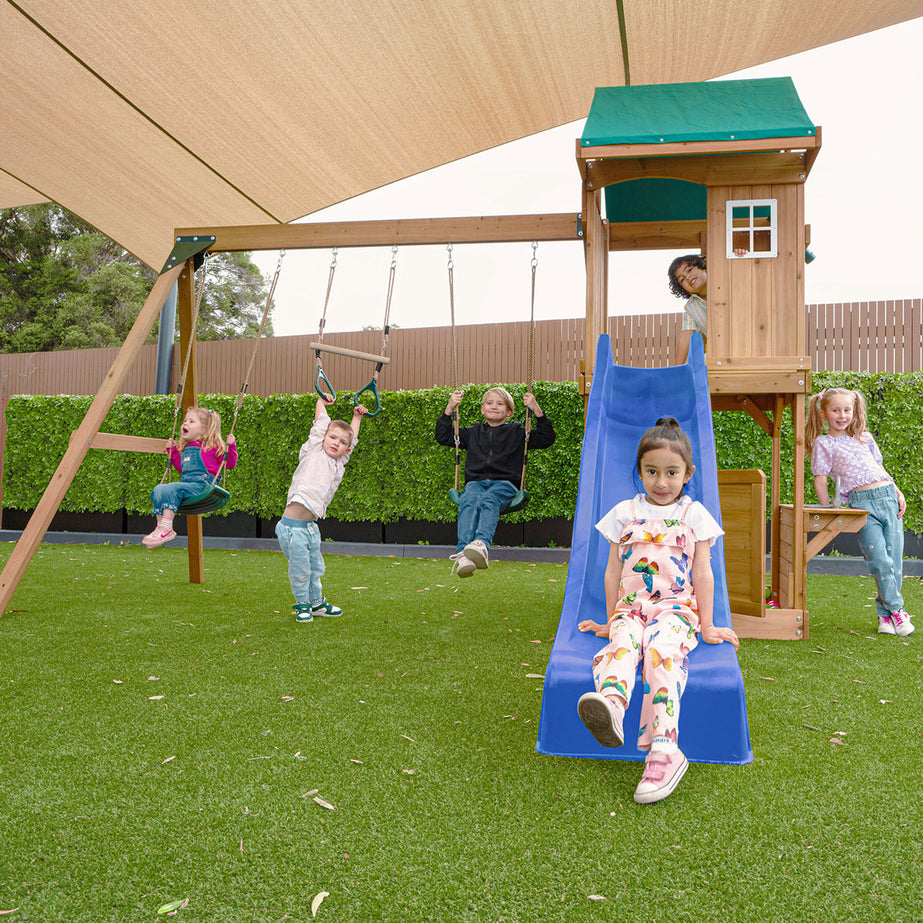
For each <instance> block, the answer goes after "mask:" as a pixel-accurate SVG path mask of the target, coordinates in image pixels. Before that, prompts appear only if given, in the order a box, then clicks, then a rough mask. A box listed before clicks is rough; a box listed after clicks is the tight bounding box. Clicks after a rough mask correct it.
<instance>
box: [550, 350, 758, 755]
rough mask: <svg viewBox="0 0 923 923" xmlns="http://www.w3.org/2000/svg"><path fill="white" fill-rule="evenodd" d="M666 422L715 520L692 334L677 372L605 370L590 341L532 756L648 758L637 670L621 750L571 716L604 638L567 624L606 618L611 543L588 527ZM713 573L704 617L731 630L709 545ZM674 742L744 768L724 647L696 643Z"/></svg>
mask: <svg viewBox="0 0 923 923" xmlns="http://www.w3.org/2000/svg"><path fill="white" fill-rule="evenodd" d="M666 416H671V417H676V419H677V420H678V421H679V423H680V426H682V428H683V429H684V430H685V431H686V433H687V434H688V435H689V438H690V439H691V440H692V451H693V458H694V460H695V465H696V470H695V474H694V475H693V477H692V480H691V481H690V484H689V492H690V493H691V496H692V497H693V499H696V500H699V501H701V502H702V503H703V504H704V505H705V507H706V508H707V509H708V511H709V512H710V513H711V514H712V515H713V516H714V517H715V518H716V519H717V520H718V521H719V522H720V521H721V510H720V507H719V504H718V465H717V461H716V458H715V434H714V430H713V428H712V418H711V401H710V399H709V393H708V378H707V375H706V371H705V354H704V350H703V346H702V337H701V336H700V335H699V334H694V335H693V337H692V345H691V347H690V350H689V359H688V361H687V362H686V364H685V365H678V366H670V367H668V368H662V369H634V368H625V367H622V366H617V365H615V364H614V363H613V362H612V347H611V346H610V343H609V337H608V336H602V337H600V338H599V345H598V348H597V352H596V366H595V369H594V372H593V385H592V390H591V391H590V401H589V406H588V408H587V421H586V432H585V434H584V437H583V453H582V456H581V462H580V483H579V486H578V489H577V510H576V515H575V517H574V535H573V540H572V541H571V556H570V567H569V569H568V574H567V586H566V588H565V591H564V606H563V609H562V612H561V621H560V623H559V625H558V631H557V635H556V636H555V641H554V647H553V648H552V651H551V659H550V661H549V663H548V668H547V670H546V671H545V689H544V696H543V698H542V716H541V720H540V723H539V731H538V743H537V744H536V749H537V750H538V751H539V753H546V754H551V755H555V756H578V757H589V758H593V759H616V760H643V759H644V757H645V755H646V754H645V753H643V752H641V751H639V750H638V748H637V747H636V745H635V741H636V739H637V728H638V724H639V719H640V713H641V692H640V683H641V680H640V667H639V671H638V677H639V678H638V680H637V684H636V687H635V691H634V693H633V695H632V700H631V704H630V705H629V708H628V712H627V714H626V716H625V725H624V727H625V743H624V745H623V746H621V747H619V748H618V749H611V748H607V747H603V746H601V745H600V744H598V743H596V741H595V740H594V739H593V737H592V736H591V735H590V732H589V731H588V730H587V729H586V728H585V727H584V726H583V723H582V722H581V720H580V718H579V717H578V716H577V700H578V699H579V698H580V696H581V695H582V694H583V693H584V692H589V691H591V690H592V689H593V688H594V687H593V676H592V662H593V655H594V654H595V653H596V652H597V651H598V650H600V649H601V648H602V647H603V646H604V645H605V639H603V638H598V637H596V636H595V635H594V634H592V633H583V632H580V631H578V630H577V623H578V622H579V621H581V620H582V619H586V618H590V619H593V620H594V621H596V622H605V620H606V618H605V608H606V606H605V596H604V592H603V574H604V573H605V570H606V562H607V560H608V556H609V543H608V541H606V539H605V538H604V537H603V536H602V535H601V534H600V533H599V532H598V531H597V529H596V528H595V524H596V523H597V522H599V520H600V519H602V517H603V516H604V515H605V514H606V513H607V512H608V511H609V510H610V509H611V508H612V507H613V506H615V504H616V503H617V502H618V501H620V500H624V499H626V498H628V497H632V496H634V495H635V494H636V493H638V492H639V491H640V490H641V482H640V479H639V478H638V477H637V476H636V475H635V462H636V456H637V448H638V442H639V441H640V439H641V436H642V434H643V433H644V431H645V430H647V429H648V428H649V427H651V426H653V425H654V423H655V422H656V421H657V418H658V417H666ZM712 570H713V571H714V574H715V600H714V621H715V624H716V625H724V626H730V625H731V613H730V608H729V606H728V593H727V581H726V579H725V571H724V541H723V539H718V541H717V542H716V543H715V545H714V547H713V548H712ZM679 745H680V748H681V749H682V751H683V753H685V754H686V757H687V758H688V759H689V760H690V761H692V762H698V763H730V764H737V765H742V764H744V763H749V762H751V761H752V759H753V751H752V750H751V748H750V732H749V728H748V725H747V704H746V699H745V698H744V684H743V677H742V676H741V673H740V665H739V664H738V662H737V653H736V651H735V650H734V648H733V646H732V645H730V644H727V643H724V644H705V643H704V642H702V641H700V642H699V645H698V647H696V649H695V650H694V651H693V652H692V653H691V654H690V655H689V680H688V684H687V686H686V690H685V692H684V694H683V698H682V711H681V717H680V724H679Z"/></svg>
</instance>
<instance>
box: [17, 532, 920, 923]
mask: <svg viewBox="0 0 923 923" xmlns="http://www.w3.org/2000/svg"><path fill="white" fill-rule="evenodd" d="M6 547H7V550H6V551H4V552H3V554H2V555H0V557H2V558H5V555H6V554H7V553H8V548H9V547H10V546H6ZM285 567H286V565H285V560H284V558H283V557H282V556H281V554H279V553H274V552H244V551H240V552H227V551H209V552H207V553H206V582H205V583H204V584H202V585H199V586H193V585H190V584H188V583H187V582H186V556H185V552H184V551H182V550H179V549H172V548H165V549H160V550H158V551H154V552H148V551H146V550H145V549H143V548H140V547H137V546H135V547H120V548H116V547H99V546H52V545H46V546H42V549H41V551H40V553H39V554H37V555H36V557H35V560H34V561H33V563H32V565H31V566H30V568H29V570H28V571H27V573H26V576H25V578H24V580H23V582H22V584H21V586H20V588H19V590H18V591H17V593H16V595H15V596H14V598H13V602H12V607H11V610H10V611H8V612H7V613H6V615H4V616H3V618H2V619H0V690H2V704H0V825H2V827H0V832H2V835H0V910H8V909H11V908H14V907H19V908H20V910H19V911H18V912H17V913H14V914H10V915H9V916H5V917H3V919H9V920H22V921H24V920H28V921H32V923H48V921H68V923H70V921H76V920H93V921H118V923H121V921H138V920H141V921H143V920H156V919H166V917H165V916H158V914H157V909H158V908H159V907H161V905H163V904H164V903H166V902H167V901H171V900H178V899H185V898H188V899H189V904H188V906H187V907H185V908H184V909H182V910H180V911H179V913H178V914H177V916H176V918H177V919H179V920H186V921H221V923H236V921H246V923H249V921H264V920H265V921H275V920H286V919H288V920H298V921H303V920H310V919H311V902H312V898H314V897H315V895H317V894H318V893H319V892H321V891H327V892H329V896H328V897H327V898H326V899H325V900H324V902H323V903H322V904H321V905H320V907H319V909H318V910H317V919H318V920H331V921H366V920H369V921H371V920H389V921H392V920H393V921H398V920H400V921H429V920H433V921H440V923H454V921H532V920H543V921H545V920H549V921H555V920H568V921H581V920H600V921H610V920H624V921H631V920H638V921H641V920H644V921H667V920H696V921H711V920H721V921H724V920H735V921H751V920H753V921H757V920H759V921H763V920H766V921H770V920H771V921H838V920H850V921H853V920H857V921H861V920H887V921H904V920H918V919H920V917H921V912H923V898H921V894H923V870H921V869H920V867H919V865H918V864H917V860H918V858H919V856H920V853H921V841H923V834H921V829H920V821H919V817H920V807H919V805H920V800H919V797H920V796H919V788H920V777H921V762H923V760H921V754H920V750H921V729H920V717H919V716H920V710H921V709H920V707H921V696H920V659H921V658H920V653H919V652H920V644H921V640H918V638H917V637H916V636H911V637H909V638H906V639H901V638H895V637H879V636H878V635H877V634H875V633H874V629H875V619H874V614H873V613H874V609H873V608H869V607H868V604H869V602H870V601H869V599H868V597H870V596H872V595H874V584H873V583H872V582H871V580H870V579H869V578H842V577H811V578H809V604H810V608H811V612H812V621H811V634H810V639H809V640H808V641H806V642H765V641H756V640H745V641H744V642H743V644H742V647H741V655H740V657H741V664H742V667H743V671H744V678H745V682H746V686H747V700H748V708H749V718H750V731H751V737H752V739H753V748H754V752H755V761H754V762H753V763H752V764H751V765H749V766H744V767H727V766H712V765H692V766H690V768H689V771H688V773H687V774H686V777H685V779H684V780H683V782H682V783H681V784H680V786H679V788H677V790H676V792H675V793H674V794H673V795H671V796H670V797H669V798H668V799H667V800H666V801H664V802H662V803H660V804H657V805H652V806H638V805H635V804H634V802H633V801H632V797H631V796H632V793H633V791H634V787H635V785H636V784H637V781H638V778H639V776H640V772H641V767H640V765H639V764H636V763H621V762H617V761H616V762H613V761H596V760H574V759H566V758H559V757H547V756H540V755H538V754H537V753H536V752H535V749H534V747H535V738H536V730H537V724H538V716H539V709H540V705H541V679H540V678H534V677H529V675H528V674H541V673H543V672H544V668H545V665H546V663H547V660H548V656H549V654H550V651H551V643H550V639H551V638H552V636H553V634H554V631H555V628H556V626H557V621H558V617H559V614H560V605H561V599H562V597H563V593H564V581H565V577H566V568H565V567H564V566H563V565H550V564H538V565H534V564H523V563H494V564H492V565H491V567H490V570H489V571H488V572H487V573H486V574H485V573H483V572H478V573H477V574H476V575H475V576H474V577H473V578H471V579H469V580H465V581H463V582H462V581H458V580H457V579H456V578H454V577H450V575H449V563H448V562H446V561H424V560H419V561H410V560H399V559H393V558H347V557H332V556H330V557H328V558H327V575H326V578H325V581H324V588H325V592H326V593H327V596H328V598H330V599H331V600H332V601H333V602H335V603H337V604H339V605H341V606H342V607H343V608H344V609H345V610H346V614H345V615H344V616H343V617H342V618H340V619H316V620H315V621H314V622H313V623H311V624H302V625H299V624H296V623H295V621H294V619H293V618H292V616H291V614H290V605H291V599H290V593H289V589H288V581H287V577H286V570H285ZM905 596H906V600H907V608H908V609H909V610H910V612H911V613H914V612H916V613H920V615H921V616H923V592H921V586H920V581H919V580H910V579H908V580H906V581H905ZM920 623H921V629H923V620H920ZM919 634H920V636H921V639H923V630H921V632H920V633H919ZM832 740H835V741H838V742H831V741H832ZM680 743H682V731H681V736H680ZM315 796H316V797H317V798H320V799H321V800H322V801H325V802H327V803H328V804H330V805H332V806H333V808H334V810H330V809H328V808H325V807H324V806H322V805H321V804H319V803H317V802H316V801H315V800H314V798H315ZM600 898H601V899H600Z"/></svg>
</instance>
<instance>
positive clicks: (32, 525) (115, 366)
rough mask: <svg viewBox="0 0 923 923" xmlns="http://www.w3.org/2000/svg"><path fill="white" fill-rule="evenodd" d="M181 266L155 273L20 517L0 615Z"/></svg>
mask: <svg viewBox="0 0 923 923" xmlns="http://www.w3.org/2000/svg"><path fill="white" fill-rule="evenodd" d="M181 272H182V266H176V267H174V268H173V269H170V270H168V271H167V272H165V273H163V274H162V275H160V276H159V277H158V278H157V281H156V282H155V283H154V287H153V288H152V289H151V293H150V295H148V297H147V300H146V301H145V302H144V305H143V307H142V308H141V312H140V313H139V314H138V317H137V320H135V322H134V324H133V326H132V328H131V330H130V331H129V332H128V336H127V337H126V338H125V342H124V343H123V344H122V348H121V349H120V350H119V352H118V355H116V357H115V361H114V362H113V363H112V368H110V369H109V372H108V374H107V375H106V377H105V379H104V380H103V383H102V385H101V386H100V389H99V392H98V393H97V395H96V397H95V398H94V399H93V403H92V404H91V405H90V409H89V410H88V411H87V414H86V416H85V417H84V418H83V421H82V422H81V424H80V426H78V427H77V429H76V430H75V431H74V435H73V437H72V438H71V442H70V445H69V446H68V448H67V451H66V452H65V453H64V457H63V458H62V459H61V462H60V464H59V465H58V467H57V470H56V471H55V473H54V474H53V475H52V478H51V481H50V482H49V484H48V486H47V487H46V488H45V492H44V493H43V494H42V499H41V500H39V502H38V506H36V508H35V511H34V512H33V513H32V516H31V517H30V519H29V522H28V523H26V528H25V529H24V530H23V533H22V535H21V536H20V537H19V541H18V542H17V543H16V547H15V548H14V549H13V553H12V554H11V555H10V557H9V560H8V561H7V562H6V567H4V568H3V573H2V574H0V615H2V614H3V612H4V611H5V609H6V607H7V606H8V605H9V602H10V599H11V598H12V596H13V593H15V592H16V587H18V586H19V581H20V580H21V579H22V576H23V574H24V573H25V571H26V568H27V567H28V566H29V562H30V561H31V560H32V556H33V555H34V554H35V552H36V550H37V549H38V546H39V545H40V544H41V542H42V539H43V538H44V537H45V533H46V532H47V531H48V526H49V525H50V524H51V520H52V519H53V518H54V514H55V513H56V512H57V511H58V507H59V506H60V505H61V500H63V499H64V495H65V494H66V493H67V489H68V487H70V485H71V481H73V479H74V475H75V474H76V473H77V469H78V468H79V467H80V464H81V462H82V461H83V459H84V458H85V457H86V454H87V452H88V451H89V449H90V446H91V444H92V441H93V438H94V437H95V436H96V434H97V433H98V432H99V428H100V426H101V425H102V422H103V420H104V419H105V418H106V414H107V413H108V412H109V408H110V407H111V406H112V402H113V400H115V396H116V395H117V394H118V393H119V391H120V389H121V387H122V382H123V381H124V380H125V376H126V375H127V374H128V371H129V369H130V368H131V366H132V363H133V362H134V361H135V359H136V358H137V356H138V353H139V352H140V350H141V347H142V346H143V345H144V341H145V339H146V338H147V335H148V333H150V331H151V329H152V328H153V326H154V323H155V322H156V320H157V318H158V317H159V316H160V309H161V308H162V307H163V303H164V302H165V301H166V300H167V295H168V294H169V293H170V290H171V289H172V288H173V285H174V283H175V282H176V280H177V278H178V277H179V274H180V273H181Z"/></svg>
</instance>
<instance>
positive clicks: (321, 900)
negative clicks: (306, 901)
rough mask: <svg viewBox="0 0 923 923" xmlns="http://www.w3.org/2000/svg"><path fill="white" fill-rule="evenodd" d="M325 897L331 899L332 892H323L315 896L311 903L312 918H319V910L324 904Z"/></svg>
mask: <svg viewBox="0 0 923 923" xmlns="http://www.w3.org/2000/svg"><path fill="white" fill-rule="evenodd" d="M325 897H330V892H329V891H321V892H319V893H318V894H317V895H315V897H314V900H313V901H311V916H312V917H316V916H317V911H318V908H319V907H320V905H321V904H323V903H324V898H325Z"/></svg>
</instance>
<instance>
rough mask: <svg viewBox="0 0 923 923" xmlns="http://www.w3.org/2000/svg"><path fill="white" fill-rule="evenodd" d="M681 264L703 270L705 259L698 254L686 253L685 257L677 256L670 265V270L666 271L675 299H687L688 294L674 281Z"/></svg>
mask: <svg viewBox="0 0 923 923" xmlns="http://www.w3.org/2000/svg"><path fill="white" fill-rule="evenodd" d="M681 263H686V264H688V265H689V266H697V267H698V268H699V269H705V257H704V256H702V255H701V254H700V253H687V254H686V255H685V256H678V257H677V258H676V259H675V260H673V262H672V263H670V268H669V269H668V270H667V279H669V282H670V291H671V292H673V294H674V295H676V297H677V298H688V297H689V292H687V291H686V289H684V288H683V287H682V286H681V285H680V284H679V282H677V280H676V270H677V269H679V267H680V264H681Z"/></svg>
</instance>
